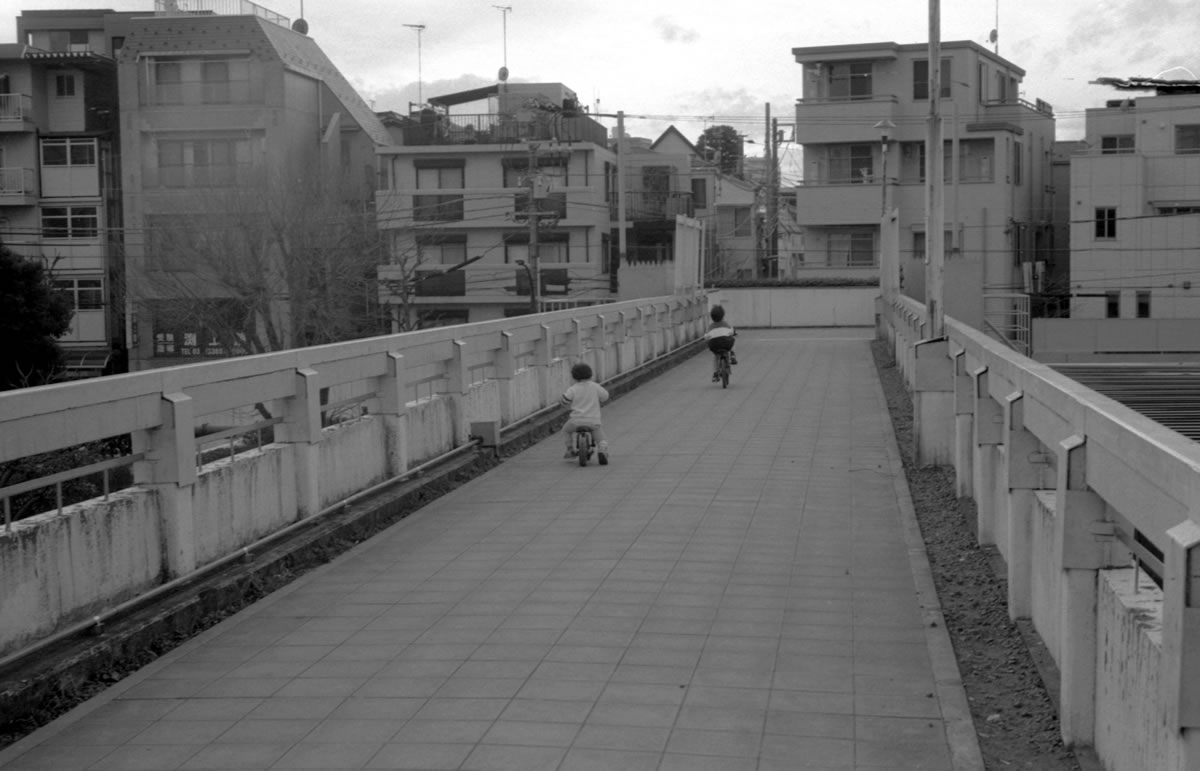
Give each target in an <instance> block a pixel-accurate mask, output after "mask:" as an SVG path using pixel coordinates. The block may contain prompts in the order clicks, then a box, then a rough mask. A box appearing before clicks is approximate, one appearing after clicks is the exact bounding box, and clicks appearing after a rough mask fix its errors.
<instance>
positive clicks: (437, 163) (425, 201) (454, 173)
mask: <svg viewBox="0 0 1200 771" xmlns="http://www.w3.org/2000/svg"><path fill="white" fill-rule="evenodd" d="M465 163H466V162H465V161H464V160H462V159H461V158H458V159H454V158H450V159H429V160H421V161H416V162H414V165H415V166H416V173H417V189H418V190H461V189H462V188H463V182H464V173H463V167H464V165H465ZM462 218H463V197H462V194H457V195H446V194H435V193H418V194H417V195H414V196H413V219H414V220H416V221H418V222H438V221H445V220H461V219H462Z"/></svg>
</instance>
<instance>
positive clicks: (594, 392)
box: [559, 362, 608, 466]
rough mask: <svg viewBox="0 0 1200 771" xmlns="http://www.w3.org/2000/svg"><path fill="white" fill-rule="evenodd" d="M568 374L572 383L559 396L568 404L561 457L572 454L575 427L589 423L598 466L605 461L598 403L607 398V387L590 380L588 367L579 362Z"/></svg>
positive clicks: (606, 441) (606, 453) (564, 403)
mask: <svg viewBox="0 0 1200 771" xmlns="http://www.w3.org/2000/svg"><path fill="white" fill-rule="evenodd" d="M571 377H572V378H574V379H575V383H574V385H572V386H571V387H570V388H568V389H567V390H566V391H564V392H563V395H562V398H561V399H559V401H560V402H562V404H563V406H564V407H570V408H571V416H570V417H569V418H567V423H566V425H564V426H563V438H564V439H565V440H566V443H567V454H566V455H564V456H563V457H564V458H574V457H575V429H576V428H579V427H580V426H590V427H591V429H592V438H593V439H595V440H596V450H597V456H596V457H597V458H598V459H599V460H600V465H601V466H605V465H608V439H606V438H605V436H604V427H603V426H602V425H600V405H601V404H602V403H604V402H606V401H608V391H606V390H605V389H604V386H602V385H600V384H599V383H596V382H595V381H593V380H592V368H591V367H589V366H588V365H586V364H583V363H582V362H581V363H579V364H576V365H575V366H574V367H571Z"/></svg>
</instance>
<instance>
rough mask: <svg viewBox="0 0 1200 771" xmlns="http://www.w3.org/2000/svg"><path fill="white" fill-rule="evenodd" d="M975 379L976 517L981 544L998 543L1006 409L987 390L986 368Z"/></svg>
mask: <svg viewBox="0 0 1200 771" xmlns="http://www.w3.org/2000/svg"><path fill="white" fill-rule="evenodd" d="M971 377H972V378H973V379H974V381H975V417H974V420H972V421H971V422H972V425H973V428H974V431H975V480H974V483H975V516H976V531H977V532H976V537H977V538H978V540H979V543H980V545H983V546H988V545H991V544H994V543H996V501H997V497H998V492H997V489H996V479H997V477H998V474H997V472H998V471H999V468H1000V452H999V450H998V449H997V448H998V447H999V446H1000V445H1001V444H1003V443H1004V431H1003V430H1002V429H1003V428H1004V411H1003V410H1002V409H1001V408H1000V405H999V404H997V403H996V400H995V399H993V398H992V396H991V394H990V393H989V391H988V371H987V367H980V368H979V369H977V370H975V371H974V372H973V373H971Z"/></svg>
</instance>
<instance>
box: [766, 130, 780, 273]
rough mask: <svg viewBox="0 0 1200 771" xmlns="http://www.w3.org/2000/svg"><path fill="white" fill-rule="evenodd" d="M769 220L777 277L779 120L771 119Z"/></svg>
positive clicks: (771, 256)
mask: <svg viewBox="0 0 1200 771" xmlns="http://www.w3.org/2000/svg"><path fill="white" fill-rule="evenodd" d="M768 218H769V219H770V222H771V229H770V231H768V235H769V239H770V240H769V241H768V242H767V251H768V254H767V258H768V259H769V260H771V261H772V264H773V265H774V266H775V275H776V276H778V275H779V119H778V118H772V119H771V200H770V210H769V214H768Z"/></svg>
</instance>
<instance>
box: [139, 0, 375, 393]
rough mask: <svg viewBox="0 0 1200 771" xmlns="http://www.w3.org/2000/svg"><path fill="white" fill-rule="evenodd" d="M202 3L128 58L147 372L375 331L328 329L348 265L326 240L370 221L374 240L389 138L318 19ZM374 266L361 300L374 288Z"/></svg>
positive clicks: (150, 35)
mask: <svg viewBox="0 0 1200 771" xmlns="http://www.w3.org/2000/svg"><path fill="white" fill-rule="evenodd" d="M202 5H203V3H202V2H198V3H189V4H188V9H189V10H188V11H186V12H184V11H180V10H178V4H177V3H170V2H163V3H160V8H159V10H158V11H157V12H156V13H154V14H147V15H142V16H137V17H135V18H131V19H128V20H127V22H126V29H125V31H124V36H123V40H122V47H121V48H120V50H119V52H118V53H117V69H118V79H119V85H120V115H121V127H122V131H121V149H122V157H123V161H124V162H123V164H122V189H123V204H124V218H125V227H126V234H127V237H126V243H125V248H126V254H127V268H128V270H127V281H128V318H129V321H128V337H129V340H130V352H131V356H130V359H131V364H132V366H133V367H134V368H136V369H143V368H148V367H155V366H164V365H169V364H177V363H180V361H181V360H185V359H197V358H212V357H223V356H229V355H238V354H242V353H256V352H260V351H263V350H277V349H280V348H287V347H292V346H295V345H306V344H316V343H319V342H327V341H329V339H337V338H338V334H339V333H340V332H341V327H340V326H339V325H353V324H358V323H359V322H360V321H361V319H350V320H346V319H332V318H328V314H329V312H330V311H331V309H336V306H337V305H338V303H337V301H336V298H332V299H331V298H329V297H324V298H322V297H318V295H323V294H328V293H329V292H330V291H332V288H333V287H334V286H335V285H336V286H338V287H340V286H342V285H343V284H344V281H345V279H344V278H343V277H342V274H343V273H344V271H345V267H346V266H345V265H341V264H339V260H340V259H342V258H341V257H335V256H333V255H332V254H330V253H326V252H324V251H323V249H324V247H323V246H322V245H321V244H319V243H315V242H314V238H315V237H314V235H313V231H312V230H310V228H311V227H312V226H313V224H314V222H315V221H316V220H319V219H327V220H328V221H330V222H335V221H336V222H344V221H346V220H354V219H357V218H361V219H362V223H361V228H360V229H366V228H369V229H370V230H371V231H372V232H373V229H374V223H373V212H372V210H371V208H370V200H371V197H372V195H373V193H374V189H375V187H376V184H377V181H376V176H377V171H376V163H375V148H376V147H377V146H383V145H387V144H389V143H390V141H391V140H390V137H389V135H388V132H387V129H386V128H385V127H384V125H383V123H382V122H381V121H380V120H379V118H378V117H377V116H376V115H375V113H374V112H373V111H372V110H371V109H370V107H369V106H368V105H367V104H366V103H365V102H364V101H363V99H362V98H361V97H359V95H358V94H357V93H356V92H355V90H354V89H353V87H352V86H351V85H350V84H349V82H348V81H347V80H346V79H345V78H344V77H343V76H342V75H341V73H340V72H339V71H338V69H337V67H336V66H335V65H334V64H333V63H332V62H331V61H330V60H329V59H328V57H327V56H326V55H325V54H324V52H323V51H322V50H321V48H320V46H319V45H318V44H317V43H316V42H315V41H314V40H313V39H312V38H310V37H309V36H308V35H307V34H306V33H307V29H308V28H307V24H306V23H303V21H302V20H300V21H298V22H297V23H296V24H295V25H294V26H293V25H289V23H288V19H287V18H286V17H284V16H282V15H280V14H277V13H274V12H272V11H270V10H268V9H265V8H263V7H261V6H256V5H254V4H252V3H248V2H245V0H243V2H242V3H241V4H240V5H238V6H236V13H235V14H234V15H229V14H225V13H223V12H222V8H224V7H225V6H224V5H223V4H221V3H220V2H219V1H217V2H214V3H213V4H212V10H211V11H208V10H200V6H202ZM289 217H290V219H288V218H289ZM347 227H352V228H353V227H357V225H356V224H354V223H351V224H350V225H347ZM371 259H372V263H371V266H370V268H369V269H368V268H365V267H362V266H359V268H358V271H359V273H360V274H362V275H360V276H357V277H356V278H357V279H360V283H359V284H358V285H357V286H356V287H355V289H356V295H355V297H356V298H365V297H369V295H370V294H371V292H372V291H373V289H374V286H373V280H374V262H373V261H374V259H377V257H376V256H372V258H371ZM335 276H336V277H337V278H336V279H335V278H333V277H335ZM319 302H324V305H318V303H319ZM348 302H349V301H348ZM357 303H358V300H357V299H354V303H353V304H354V307H353V308H352V309H350V311H351V312H352V313H353V314H358V315H364V314H366V315H369V314H370V313H371V308H370V307H369V306H370V305H371V303H370V302H368V301H367V300H363V302H362V304H361V307H360V306H359V305H358V304H357ZM314 324H324V325H329V327H330V329H313V327H312V325H314ZM348 328H349V327H348ZM354 328H355V329H357V328H358V327H354ZM364 329H365V333H370V334H373V333H376V332H380V331H383V329H382V328H380V327H379V326H378V325H376V326H375V327H374V328H371V327H370V324H369V323H367V325H366V327H364ZM345 336H354V334H353V333H352V332H351V333H346V334H342V337H343V338H344V337H345Z"/></svg>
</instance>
